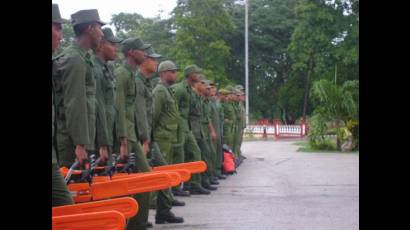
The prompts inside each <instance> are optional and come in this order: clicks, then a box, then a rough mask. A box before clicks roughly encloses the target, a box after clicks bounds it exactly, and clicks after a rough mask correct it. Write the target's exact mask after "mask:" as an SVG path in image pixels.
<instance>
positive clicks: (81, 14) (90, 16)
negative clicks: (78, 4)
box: [71, 9, 107, 26]
mask: <svg viewBox="0 0 410 230" xmlns="http://www.w3.org/2000/svg"><path fill="white" fill-rule="evenodd" d="M90 22H97V23H99V24H101V25H102V26H103V25H105V24H107V23H105V22H103V21H101V20H100V15H98V10H96V9H91V10H80V11H77V12H75V13H74V14H72V15H71V24H72V25H73V26H76V25H78V24H82V23H90Z"/></svg>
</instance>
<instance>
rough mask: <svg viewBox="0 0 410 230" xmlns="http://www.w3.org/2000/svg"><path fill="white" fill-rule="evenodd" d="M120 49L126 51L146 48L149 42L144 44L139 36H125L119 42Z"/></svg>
mask: <svg viewBox="0 0 410 230" xmlns="http://www.w3.org/2000/svg"><path fill="white" fill-rule="evenodd" d="M121 45H122V46H121V50H122V52H124V53H126V52H128V51H129V50H146V49H148V48H149V47H151V45H150V44H145V43H144V42H143V41H142V40H141V38H127V39H125V40H123V41H122V42H121Z"/></svg>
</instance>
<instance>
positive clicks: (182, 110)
mask: <svg viewBox="0 0 410 230" xmlns="http://www.w3.org/2000/svg"><path fill="white" fill-rule="evenodd" d="M171 90H172V92H173V94H174V97H175V100H176V102H177V104H178V110H179V114H180V121H179V128H180V129H181V130H182V131H183V132H188V131H189V130H190V129H191V128H190V126H189V123H188V119H189V113H190V106H191V98H192V95H194V94H195V93H194V92H193V91H192V88H191V86H190V85H188V83H187V81H186V80H185V79H184V80H182V81H181V82H179V83H176V84H174V85H172V86H171Z"/></svg>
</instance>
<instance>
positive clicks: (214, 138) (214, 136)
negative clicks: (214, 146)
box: [211, 132, 218, 141]
mask: <svg viewBox="0 0 410 230" xmlns="http://www.w3.org/2000/svg"><path fill="white" fill-rule="evenodd" d="M211 138H212V140H213V141H216V140H217V139H218V136H217V135H216V132H211Z"/></svg>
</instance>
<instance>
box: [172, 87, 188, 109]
mask: <svg viewBox="0 0 410 230" xmlns="http://www.w3.org/2000/svg"><path fill="white" fill-rule="evenodd" d="M173 91H174V97H175V100H176V102H177V104H178V107H180V104H181V101H182V100H184V98H186V97H187V95H186V92H185V91H184V90H183V88H182V87H179V86H177V85H176V86H175V87H173Z"/></svg>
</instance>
